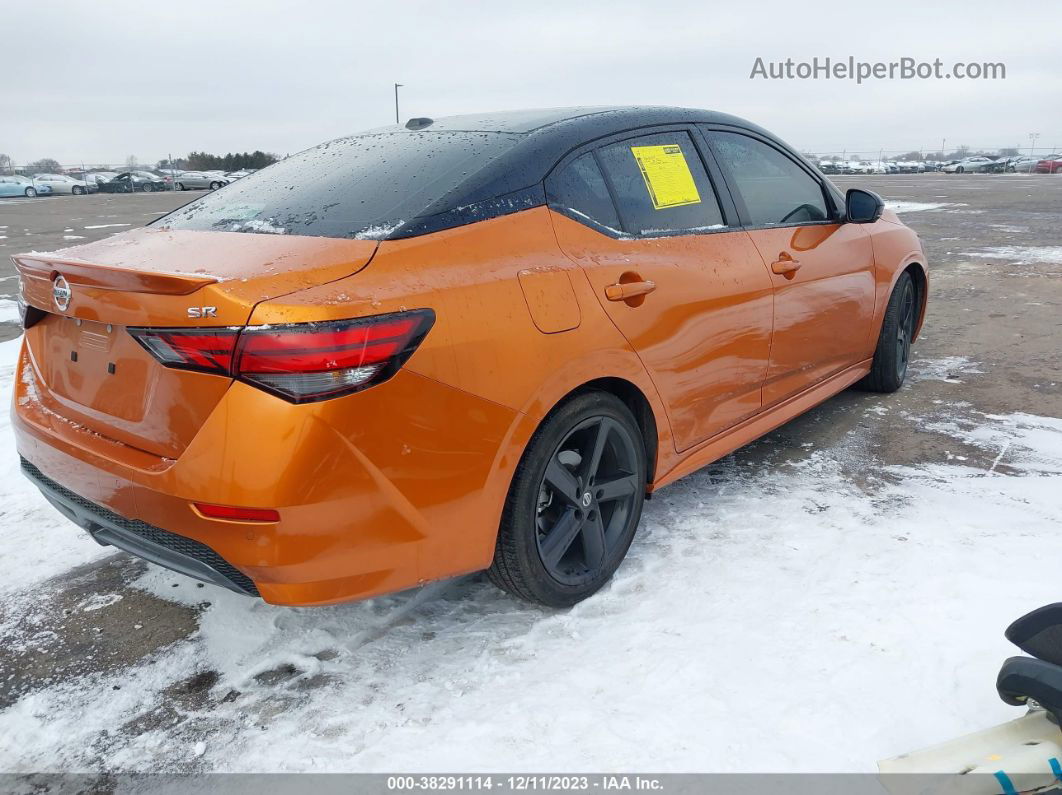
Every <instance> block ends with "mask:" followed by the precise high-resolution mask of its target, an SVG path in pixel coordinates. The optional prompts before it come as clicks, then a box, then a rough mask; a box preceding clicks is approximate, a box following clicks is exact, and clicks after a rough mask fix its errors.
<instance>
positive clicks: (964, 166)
mask: <svg viewBox="0 0 1062 795" xmlns="http://www.w3.org/2000/svg"><path fill="white" fill-rule="evenodd" d="M995 162H996V161H994V160H993V159H992V158H990V157H984V156H983V155H974V156H973V157H964V158H963V159H962V160H958V161H956V162H954V163H950V164H948V165H946V166H944V168H942V169H941V171H943V172H944V173H945V174H966V173H974V172H977V171H986V170H987V169H988V168H989V167H990V166H991V165H992V164H993V163H995Z"/></svg>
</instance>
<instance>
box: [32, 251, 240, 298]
mask: <svg viewBox="0 0 1062 795" xmlns="http://www.w3.org/2000/svg"><path fill="white" fill-rule="evenodd" d="M11 259H12V260H14V263H15V268H16V269H17V270H18V272H19V274H20V275H21V276H22V277H23V278H24V279H32V280H37V281H45V282H51V281H53V280H54V279H55V277H56V276H59V275H62V276H63V278H65V279H66V280H67V282H68V283H70V284H72V285H80V286H83V287H93V288H95V289H97V290H119V291H122V292H128V293H152V294H154V295H189V294H191V293H194V292H195V291H196V290H198V289H200V288H201V287H206V286H207V285H208V284H215V283H216V282H218V281H219V279H218V278H217V277H216V276H203V275H192V274H184V273H160V272H158V271H138V270H133V269H131V268H122V267H118V266H115V265H95V264H93V263H91V262H86V261H85V260H77V259H63V258H61V257H53V256H50V255H48V254H36V253H33V254H19V255H17V256H14V257H12V258H11Z"/></svg>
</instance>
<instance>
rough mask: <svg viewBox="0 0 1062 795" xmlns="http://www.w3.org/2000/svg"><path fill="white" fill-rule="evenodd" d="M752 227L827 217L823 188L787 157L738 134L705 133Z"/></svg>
mask: <svg viewBox="0 0 1062 795" xmlns="http://www.w3.org/2000/svg"><path fill="white" fill-rule="evenodd" d="M708 137H709V139H710V141H711V144H712V151H713V152H714V153H715V156H716V158H717V159H718V160H719V162H720V164H721V165H722V166H723V168H724V169H726V171H727V172H728V173H729V178H728V181H732V182H733V183H734V184H733V185H732V187H734V188H736V189H737V191H738V193H740V194H741V198H742V199H744V201H745V208H746V209H747V210H748V213H749V220H750V223H751V224H752V225H753V226H771V225H778V224H798V223H812V222H815V221H825V220H827V219H828V218H829V211H828V210H827V208H826V199H825V197H824V195H823V193H822V185H821V184H820V183H819V182H818V180H816V179H815V178H814V177H812V176H811V175H810V174H809V173H808V172H807V171H805V170H804V169H803V168H801V167H800V166H799V165H797V164H796V163H795V162H794V161H793V160H791V159H790V158H789V157H787V156H786V155H784V154H782V153H781V152H780V151H778V150H777V149H775V148H774V147H773V146H768V145H767V144H765V143H763V142H762V141H758V140H756V139H755V138H751V137H749V136H747V135H741V134H740V133H730V132H717V131H712V132H709V133H708Z"/></svg>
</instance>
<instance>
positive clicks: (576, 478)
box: [488, 391, 646, 607]
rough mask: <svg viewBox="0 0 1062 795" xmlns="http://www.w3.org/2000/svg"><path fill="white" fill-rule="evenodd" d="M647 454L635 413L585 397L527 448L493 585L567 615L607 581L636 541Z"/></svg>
mask: <svg viewBox="0 0 1062 795" xmlns="http://www.w3.org/2000/svg"><path fill="white" fill-rule="evenodd" d="M645 484H646V454H645V443H644V441H643V439H642V435H641V431H640V430H639V428H638V424H637V422H636V421H635V419H634V416H633V415H632V414H631V412H630V409H628V408H627V406H626V405H624V404H623V402H622V401H621V400H619V399H618V398H617V397H615V396H614V395H611V394H609V393H607V392H599V391H592V392H584V393H582V394H579V395H577V396H575V397H573V398H572V399H570V400H569V401H567V402H566V403H563V404H562V405H561V406H559V407H558V408H556V409H554V410H553V411H552V412H551V413H550V414H549V416H548V417H546V419H545V420H544V421H543V422H542V424H541V425H540V426H539V428H538V430H537V431H536V432H535V435H534V436H533V437H532V439H531V441H530V443H528V446H527V449H526V450H525V451H524V455H523V457H522V458H521V459H520V463H519V465H518V466H517V469H516V474H515V475H514V476H513V482H512V485H511V486H510V488H509V496H508V498H507V499H506V501H505V510H504V512H503V513H502V520H501V527H500V528H499V531H498V541H497V545H496V547H495V550H494V562H493V563H492V564H491V566H490V569H489V570H488V575H489V576H490V579H491V582H493V583H494V584H495V585H497V586H498V587H500V588H502V589H504V590H506V591H508V592H509V593H511V594H513V595H514V596H517V597H519V598H521V599H526V600H527V601H529V602H536V603H538V604H543V605H548V606H550V607H570V606H571V605H574V604H575V603H577V602H580V601H582V600H583V599H586V598H587V597H588V596H590V595H591V594H593V593H594V592H596V591H597V590H598V589H599V588H601V586H603V585H604V584H605V583H606V582H608V580H609V578H611V577H612V575H613V573H614V572H615V571H616V569H617V568H618V567H619V565H620V563H621V562H622V561H623V558H624V556H626V554H627V550H628V548H629V547H630V545H631V541H632V540H633V539H634V533H635V531H636V530H637V528H638V521H639V520H640V518H641V515H642V504H643V503H644V501H645Z"/></svg>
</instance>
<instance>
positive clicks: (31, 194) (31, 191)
mask: <svg viewBox="0 0 1062 795" xmlns="http://www.w3.org/2000/svg"><path fill="white" fill-rule="evenodd" d="M26 198H27V199H36V198H37V189H36V188H26Z"/></svg>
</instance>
